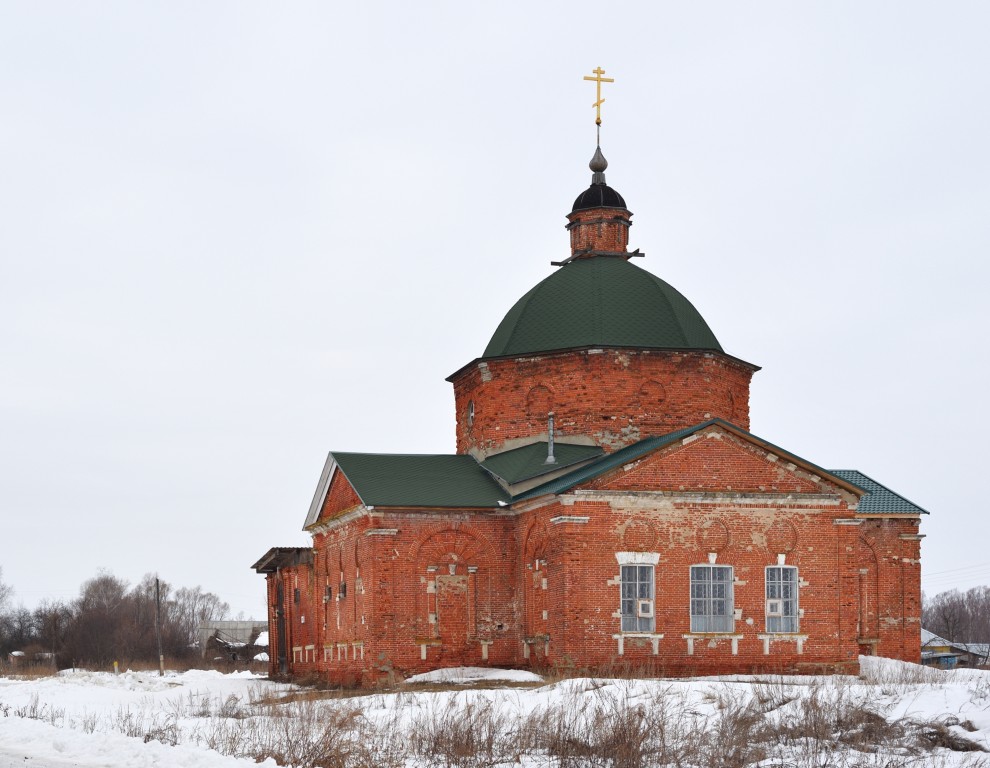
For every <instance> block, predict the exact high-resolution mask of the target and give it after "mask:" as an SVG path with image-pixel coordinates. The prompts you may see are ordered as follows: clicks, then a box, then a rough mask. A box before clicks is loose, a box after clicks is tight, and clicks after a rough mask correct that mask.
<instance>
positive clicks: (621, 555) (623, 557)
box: [615, 552, 660, 565]
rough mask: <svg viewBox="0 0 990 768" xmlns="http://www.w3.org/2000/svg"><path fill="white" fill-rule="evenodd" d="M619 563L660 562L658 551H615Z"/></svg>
mask: <svg viewBox="0 0 990 768" xmlns="http://www.w3.org/2000/svg"><path fill="white" fill-rule="evenodd" d="M615 559H616V560H617V561H618V562H619V565H656V564H657V563H659V562H660V553H659V552H616V553H615Z"/></svg>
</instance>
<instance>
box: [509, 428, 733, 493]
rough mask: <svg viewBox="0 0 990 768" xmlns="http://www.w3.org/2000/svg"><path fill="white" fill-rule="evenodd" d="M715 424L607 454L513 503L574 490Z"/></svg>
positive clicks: (653, 438) (690, 429) (643, 441)
mask: <svg viewBox="0 0 990 768" xmlns="http://www.w3.org/2000/svg"><path fill="white" fill-rule="evenodd" d="M713 423H714V421H707V422H705V423H704V424H699V425H698V426H695V427H688V428H687V429H679V430H678V431H676V432H671V433H670V434H667V435H661V436H660V437H648V438H646V439H645V440H640V441H639V442H638V443H633V444H632V445H627V446H626V447H625V448H620V449H619V450H617V451H616V452H615V453H607V454H605V455H604V456H602V457H601V458H600V459H598V461H593V462H591V463H590V464H586V465H585V466H583V467H580V468H578V469H576V470H574V471H573V472H568V473H567V474H566V475H564V476H562V477H558V478H555V479H553V480H551V481H550V482H548V483H544V484H543V485H539V486H537V487H536V488H533V489H532V490H531V491H526V492H525V493H523V494H520V495H519V496H516V497H515V498H513V501H522V500H523V499H531V498H534V497H536V496H544V495H546V494H548V493H563V492H564V491H567V490H569V489H571V488H573V487H574V486H575V485H578V484H580V483H583V482H585V481H586V480H591V479H592V478H595V477H598V475H601V474H604V473H605V472H608V471H609V470H610V469H615V467H621V466H622V465H623V464H628V463H629V462H630V461H634V460H635V459H638V458H639V457H640V456H642V455H644V454H646V453H649V452H650V451H652V450H654V449H656V448H662V447H663V446H665V445H669V444H671V443H674V442H676V441H678V440H681V439H682V438H685V437H687V436H688V435H690V434H691V433H693V432H697V431H698V430H699V429H701V428H702V427H706V426H708V425H709V424H713Z"/></svg>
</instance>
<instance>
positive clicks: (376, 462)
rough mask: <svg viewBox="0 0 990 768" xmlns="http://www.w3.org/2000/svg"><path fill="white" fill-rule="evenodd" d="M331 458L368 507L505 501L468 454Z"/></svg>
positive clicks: (494, 504) (339, 455)
mask: <svg viewBox="0 0 990 768" xmlns="http://www.w3.org/2000/svg"><path fill="white" fill-rule="evenodd" d="M330 458H331V459H332V460H333V461H334V462H335V463H336V466H337V468H338V470H339V471H340V472H343V474H344V477H346V478H347V481H348V482H349V483H350V484H351V486H352V487H353V488H354V490H355V491H357V494H358V496H359V497H360V498H361V502H362V503H363V504H364V505H365V506H368V507H373V506H382V507H429V508H444V507H455V508H459V507H498V506H500V502H501V504H505V503H506V502H507V501H508V500H509V496H508V494H507V493H506V492H505V491H503V490H502V488H501V486H499V484H498V483H497V482H496V481H495V480H494V479H493V478H492V477H491V476H490V475H489V474H488V473H487V472H485V470H483V469H482V468H481V466H480V465H479V464H478V462H477V461H475V459H474V457H472V456H469V455H451V454H389V453H338V452H333V453H331V454H330ZM317 514H319V509H317Z"/></svg>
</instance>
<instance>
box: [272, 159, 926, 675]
mask: <svg viewBox="0 0 990 768" xmlns="http://www.w3.org/2000/svg"><path fill="white" fill-rule="evenodd" d="M606 165H607V163H606V161H605V158H604V157H603V155H602V153H601V150H600V149H597V150H596V152H595V155H594V158H593V159H592V161H591V170H592V183H591V185H590V186H589V187H588V189H587V190H585V191H583V192H582V193H581V194H580V195H579V196H578V198H577V200H576V201H575V202H574V205H573V207H572V209H571V211H570V213H569V214H568V216H567V219H568V222H569V223H568V224H567V227H566V228H567V230H568V232H569V233H570V241H571V248H570V255H568V256H567V257H566V258H563V259H562V260H561V261H559V262H554V264H555V267H556V269H555V271H553V272H552V273H551V274H550V275H549V276H548V277H547V278H546V279H544V280H543V281H542V282H540V283H538V284H537V285H536V286H534V287H533V288H532V289H531V290H530V291H529V292H528V293H526V294H525V295H524V296H523V297H522V298H521V299H519V301H518V302H516V304H515V305H514V306H512V307H511V308H510V309H509V310H508V312H507V313H506V315H505V317H504V319H503V320H502V322H501V323H499V325H498V327H497V328H496V329H495V333H494V335H493V336H492V338H491V341H489V343H488V346H487V347H486V348H485V351H484V353H483V354H482V355H481V357H479V358H477V359H475V360H472V361H471V362H469V363H467V364H466V365H464V366H463V367H462V368H460V369H459V370H457V371H455V372H454V373H453V374H451V375H450V377H449V378H448V379H447V380H448V381H449V382H450V383H451V384H453V387H454V405H455V408H456V416H457V450H456V453H452V454H443V455H434V454H409V455H405V454H403V455H397V454H368V453H338V452H333V453H331V454H330V455H329V456H328V457H327V461H326V466H325V467H324V469H323V473H322V475H321V476H320V479H319V483H318V485H317V489H316V494H315V496H314V497H313V502H312V505H311V506H310V508H309V512H308V514H307V515H306V520H305V524H304V530H305V531H306V532H307V533H308V534H310V535H311V536H312V546H311V547H305V548H299V547H275V548H273V549H271V550H269V551H268V552H267V553H266V554H265V555H264V556H263V557H262V558H261V559H260V560H258V562H257V563H255V564H254V566H253V567H254V569H255V570H256V571H257V572H258V573H262V574H265V575H266V580H267V591H268V611H269V616H268V620H269V627H270V648H271V654H270V656H271V661H270V665H271V667H270V672H271V674H272V675H276V676H284V675H301V674H312V673H318V674H319V675H321V676H324V677H326V678H328V679H329V680H331V681H334V682H339V683H343V684H355V683H360V684H366V685H368V684H373V683H375V682H376V681H380V680H383V679H395V678H398V677H401V676H404V675H409V674H411V673H415V672H421V671H424V670H429V669H436V668H438V667H446V666H462V665H493V666H508V667H526V666H532V667H534V668H544V667H548V666H562V667H573V668H577V669H597V670H599V671H607V670H609V669H615V668H621V667H624V666H629V667H634V668H638V669H645V670H652V671H655V672H657V673H660V674H671V675H687V674H705V673H728V672H739V673H746V672H756V671H773V672H813V671H844V672H856V671H857V669H858V656H859V654H878V655H882V656H889V657H894V658H900V659H906V660H910V661H918V660H919V655H920V612H921V589H920V566H919V549H920V540H921V538H922V537H921V536H920V535H919V533H918V524H919V520H920V516H921V515H922V514H926V513H925V511H924V510H922V509H921V508H919V507H917V506H916V505H914V504H912V503H911V502H910V501H908V500H907V499H905V498H903V497H901V496H899V495H898V494H896V493H894V492H893V491H891V490H890V489H888V488H886V487H885V486H883V485H881V484H880V483H879V482H877V481H875V480H873V479H872V478H870V477H868V476H867V475H865V474H863V473H861V472H858V471H855V470H835V469H831V470H830V469H823V468H822V467H819V466H817V465H816V464H814V463H812V462H811V461H809V460H808V459H805V458H802V457H800V456H796V455H794V454H792V453H789V452H788V451H787V450H785V449H784V448H781V447H779V446H776V445H774V444H773V443H771V442H768V441H767V440H766V439H765V438H763V437H758V436H757V435H755V434H753V433H752V432H751V431H750V421H749V386H750V380H751V379H752V376H753V374H754V373H755V372H756V371H758V370H759V368H758V367H757V366H755V365H753V364H752V363H748V362H746V361H745V360H742V359H740V358H738V357H733V356H732V355H730V354H728V353H726V352H725V351H724V350H723V349H722V347H721V345H720V344H719V342H718V339H717V338H716V337H715V334H714V333H713V332H712V330H711V329H710V328H709V327H708V324H707V323H706V322H705V320H704V318H703V317H702V316H701V315H700V314H699V313H698V311H697V310H696V309H695V308H694V306H693V305H692V304H691V303H690V302H689V301H688V299H687V298H685V297H684V296H683V295H682V294H680V293H679V292H678V291H677V290H676V289H675V288H673V287H672V286H671V285H669V284H667V283H666V282H664V281H663V280H662V279H660V278H659V277H657V276H655V275H653V274H651V273H650V272H647V271H646V270H644V269H642V268H640V267H639V266H637V265H636V264H634V263H633V260H632V257H634V256H639V255H641V254H640V253H639V252H638V251H633V252H630V251H629V250H628V249H627V243H628V239H629V227H630V226H631V224H632V222H631V218H632V213H630V211H629V209H628V208H627V207H626V203H625V201H624V200H623V198H622V196H621V195H620V194H619V193H618V192H616V191H615V190H614V189H612V188H611V187H609V186H608V185H607V184H606V182H605V168H606Z"/></svg>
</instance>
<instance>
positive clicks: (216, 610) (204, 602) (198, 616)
mask: <svg viewBox="0 0 990 768" xmlns="http://www.w3.org/2000/svg"><path fill="white" fill-rule="evenodd" d="M229 614H230V606H229V605H228V604H227V603H225V602H224V601H223V600H221V599H220V598H219V597H217V596H216V595H215V594H213V593H212V592H204V591H203V590H202V588H201V587H198V586H196V587H192V588H191V589H190V588H186V587H183V588H182V589H179V590H178V591H177V592H176V593H175V614H174V620H175V622H176V625H177V627H178V629H179V631H180V632H181V633H182V635H183V636H184V638H185V643H186V645H187V646H192V645H194V644H195V643H196V641H197V639H198V629H199V625H200V624H203V623H204V622H208V621H223V620H224V619H225V618H227V616H228V615H229Z"/></svg>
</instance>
